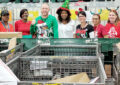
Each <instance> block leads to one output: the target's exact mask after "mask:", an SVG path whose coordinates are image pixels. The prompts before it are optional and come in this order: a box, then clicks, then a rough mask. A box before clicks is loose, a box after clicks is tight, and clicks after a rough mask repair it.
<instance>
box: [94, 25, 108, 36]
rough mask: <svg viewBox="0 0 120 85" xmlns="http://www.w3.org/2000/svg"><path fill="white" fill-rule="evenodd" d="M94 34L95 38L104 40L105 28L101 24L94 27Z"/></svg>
mask: <svg viewBox="0 0 120 85" xmlns="http://www.w3.org/2000/svg"><path fill="white" fill-rule="evenodd" d="M94 32H95V36H97V37H98V38H104V36H105V35H108V34H107V31H106V29H105V27H104V26H103V25H102V24H99V25H98V26H94Z"/></svg>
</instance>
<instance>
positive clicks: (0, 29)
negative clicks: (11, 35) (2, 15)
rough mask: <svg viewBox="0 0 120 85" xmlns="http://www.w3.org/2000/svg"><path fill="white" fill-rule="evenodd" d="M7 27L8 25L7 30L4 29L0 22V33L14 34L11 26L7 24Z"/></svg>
mask: <svg viewBox="0 0 120 85" xmlns="http://www.w3.org/2000/svg"><path fill="white" fill-rule="evenodd" d="M8 25H9V29H6V28H5V27H4V25H3V24H2V22H0V32H14V28H13V25H12V24H9V23H8Z"/></svg>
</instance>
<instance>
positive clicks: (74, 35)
mask: <svg viewBox="0 0 120 85" xmlns="http://www.w3.org/2000/svg"><path fill="white" fill-rule="evenodd" d="M72 24H73V38H76V28H75V22H74V21H73V22H72Z"/></svg>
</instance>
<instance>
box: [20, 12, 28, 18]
mask: <svg viewBox="0 0 120 85" xmlns="http://www.w3.org/2000/svg"><path fill="white" fill-rule="evenodd" d="M28 15H29V14H28V11H25V12H24V13H23V14H22V19H27V18H28Z"/></svg>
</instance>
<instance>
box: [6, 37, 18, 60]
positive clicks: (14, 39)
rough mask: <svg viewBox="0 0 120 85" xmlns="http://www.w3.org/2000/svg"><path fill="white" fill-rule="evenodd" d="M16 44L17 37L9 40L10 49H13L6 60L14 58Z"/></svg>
mask: <svg viewBox="0 0 120 85" xmlns="http://www.w3.org/2000/svg"><path fill="white" fill-rule="evenodd" d="M16 44H17V39H16V38H12V39H11V40H10V41H9V45H8V50H10V49H11V51H10V52H11V54H9V55H8V56H6V61H8V60H9V59H11V58H13V56H14V52H15V49H12V48H14V47H16Z"/></svg>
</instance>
